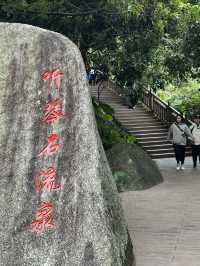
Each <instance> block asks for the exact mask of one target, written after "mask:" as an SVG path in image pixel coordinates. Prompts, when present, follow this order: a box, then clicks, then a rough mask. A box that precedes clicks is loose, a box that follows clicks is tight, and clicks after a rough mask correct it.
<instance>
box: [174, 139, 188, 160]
mask: <svg viewBox="0 0 200 266" xmlns="http://www.w3.org/2000/svg"><path fill="white" fill-rule="evenodd" d="M185 147H186V146H185V145H179V144H174V152H175V158H176V161H177V163H180V162H181V164H184V161H185Z"/></svg>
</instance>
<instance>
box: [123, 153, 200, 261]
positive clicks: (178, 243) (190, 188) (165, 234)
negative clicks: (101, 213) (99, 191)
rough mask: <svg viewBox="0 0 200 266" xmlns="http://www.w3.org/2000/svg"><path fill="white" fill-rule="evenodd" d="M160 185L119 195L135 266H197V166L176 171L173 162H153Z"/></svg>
mask: <svg viewBox="0 0 200 266" xmlns="http://www.w3.org/2000/svg"><path fill="white" fill-rule="evenodd" d="M155 161H156V163H157V164H158V166H159V168H160V169H161V171H162V173H163V177H164V183H162V184H160V185H158V186H155V187H153V188H151V189H147V190H143V191H131V192H124V193H121V194H120V195H121V198H122V204H123V207H124V212H125V216H126V219H127V224H128V227H129V232H130V235H131V238H132V240H133V244H134V252H135V255H136V265H137V266H200V164H199V165H198V168H197V169H193V168H192V161H191V158H187V159H186V165H185V170H184V171H176V169H175V168H174V167H175V160H174V159H159V160H155Z"/></svg>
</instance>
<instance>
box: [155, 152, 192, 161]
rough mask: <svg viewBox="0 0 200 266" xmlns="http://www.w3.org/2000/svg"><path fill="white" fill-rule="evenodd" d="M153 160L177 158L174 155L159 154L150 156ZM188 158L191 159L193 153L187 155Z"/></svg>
mask: <svg viewBox="0 0 200 266" xmlns="http://www.w3.org/2000/svg"><path fill="white" fill-rule="evenodd" d="M150 156H151V158H152V159H160V158H175V156H174V153H171V152H170V153H157V154H153V155H150ZM185 156H186V157H190V156H191V153H189V152H188V153H187V152H186V153H185Z"/></svg>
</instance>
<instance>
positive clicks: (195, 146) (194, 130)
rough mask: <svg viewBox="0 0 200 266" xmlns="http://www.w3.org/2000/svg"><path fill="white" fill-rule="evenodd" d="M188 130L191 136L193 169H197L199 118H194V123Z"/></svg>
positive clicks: (199, 135)
mask: <svg viewBox="0 0 200 266" xmlns="http://www.w3.org/2000/svg"><path fill="white" fill-rule="evenodd" d="M190 130H191V133H192V136H193V143H192V145H191V147H192V159H193V166H194V168H196V167H197V159H198V157H199V163H200V116H199V115H198V116H195V117H194V123H192V125H191V126H190Z"/></svg>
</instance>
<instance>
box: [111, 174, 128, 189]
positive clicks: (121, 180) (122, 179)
mask: <svg viewBox="0 0 200 266" xmlns="http://www.w3.org/2000/svg"><path fill="white" fill-rule="evenodd" d="M113 177H114V180H115V183H116V185H117V190H118V192H122V191H124V187H126V185H127V184H128V183H129V179H128V173H126V172H124V171H114V172H113Z"/></svg>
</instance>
